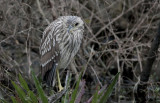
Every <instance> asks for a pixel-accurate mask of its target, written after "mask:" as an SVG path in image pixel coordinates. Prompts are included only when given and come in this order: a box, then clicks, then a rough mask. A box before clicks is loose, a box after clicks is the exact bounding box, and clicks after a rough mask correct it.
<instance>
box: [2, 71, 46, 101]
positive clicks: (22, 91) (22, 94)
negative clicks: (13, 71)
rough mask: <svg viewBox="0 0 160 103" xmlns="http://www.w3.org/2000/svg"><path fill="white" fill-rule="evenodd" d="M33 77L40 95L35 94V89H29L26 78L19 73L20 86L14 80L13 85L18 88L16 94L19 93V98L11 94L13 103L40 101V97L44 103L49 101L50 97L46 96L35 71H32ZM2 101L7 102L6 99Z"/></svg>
mask: <svg viewBox="0 0 160 103" xmlns="http://www.w3.org/2000/svg"><path fill="white" fill-rule="evenodd" d="M32 77H33V80H34V82H35V86H36V89H37V92H38V94H39V95H36V94H34V93H33V91H31V90H30V89H29V87H28V85H27V83H26V81H25V80H24V78H22V76H21V75H19V81H20V86H19V85H18V84H16V83H15V82H14V81H12V85H13V87H14V88H15V90H16V94H17V95H18V100H17V99H16V98H15V97H13V96H11V100H12V102H13V103H20V102H21V103H39V100H38V99H39V98H40V99H41V101H42V103H48V99H47V97H46V96H45V94H44V91H43V89H42V87H41V85H40V83H39V81H38V79H37V78H36V76H35V75H34V73H32ZM1 102H3V103H7V102H6V101H5V100H1Z"/></svg>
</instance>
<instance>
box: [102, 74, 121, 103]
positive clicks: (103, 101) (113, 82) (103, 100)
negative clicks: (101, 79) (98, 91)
mask: <svg viewBox="0 0 160 103" xmlns="http://www.w3.org/2000/svg"><path fill="white" fill-rule="evenodd" d="M119 74H120V73H117V74H116V76H115V77H114V79H113V81H112V83H111V84H110V85H109V86H108V88H107V90H106V92H105V93H104V95H103V96H102V97H101V99H100V102H99V103H106V102H107V100H108V97H109V96H110V95H111V93H112V91H113V89H114V86H115V85H116V83H117V80H118V77H119Z"/></svg>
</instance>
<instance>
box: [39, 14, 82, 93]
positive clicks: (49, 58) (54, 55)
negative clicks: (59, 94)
mask: <svg viewBox="0 0 160 103" xmlns="http://www.w3.org/2000/svg"><path fill="white" fill-rule="evenodd" d="M83 29H84V23H83V21H82V20H81V18H80V17H77V16H62V17H60V18H58V19H56V20H55V21H53V22H52V23H51V24H50V25H49V26H48V27H47V28H46V29H45V31H44V32H43V37H42V40H41V46H40V54H41V74H42V77H43V80H44V81H45V82H46V83H47V85H48V86H50V87H51V86H54V84H55V82H54V78H55V71H56V72H57V78H58V86H59V90H60V91H61V90H62V89H63V87H62V86H61V83H60V79H59V72H58V69H61V68H63V69H65V68H66V67H67V66H68V64H69V63H70V62H71V60H72V59H73V57H74V56H75V55H76V53H77V51H78V49H79V47H80V44H81V41H82V37H83V31H84V30H83Z"/></svg>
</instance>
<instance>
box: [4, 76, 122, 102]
mask: <svg viewBox="0 0 160 103" xmlns="http://www.w3.org/2000/svg"><path fill="white" fill-rule="evenodd" d="M119 74H120V73H117V74H116V76H115V77H114V79H113V81H112V83H111V84H110V85H109V86H108V88H107V89H105V90H103V91H102V90H100V87H99V86H98V87H97V90H96V92H95V93H94V94H93V96H92V97H91V98H90V99H89V100H88V101H87V103H106V102H107V100H108V98H109V96H110V95H111V93H112V91H113V89H114V87H115V85H116V83H117V80H118V77H119ZM81 77H82V73H81V74H80V76H79V78H78V81H77V83H76V86H75V88H74V90H73V92H72V94H70V92H69V91H70V90H71V89H70V88H69V87H70V81H71V75H70V76H69V79H68V81H67V83H66V84H67V86H66V88H69V89H67V91H66V93H65V95H64V96H63V97H62V99H61V102H62V103H79V102H80V101H81V96H82V95H83V92H84V88H83V89H82V88H81V89H80V84H81V87H84V86H85V82H81ZM32 78H33V80H34V83H35V87H36V89H37V92H38V95H36V94H34V93H33V92H32V91H31V90H30V89H29V87H28V85H27V83H26V81H25V80H24V78H22V76H21V75H19V81H20V85H18V84H16V83H15V82H14V81H12V84H13V86H14V88H15V90H16V98H15V97H13V96H11V100H12V102H13V103H39V102H40V101H39V100H40V99H41V102H42V103H48V99H47V97H46V96H45V93H44V91H43V89H42V87H41V85H40V83H39V81H38V79H37V78H36V76H35V75H34V73H32ZM102 88H106V86H104V87H102ZM78 94H79V95H78ZM80 95H81V96H80ZM17 98H18V99H17ZM1 102H2V103H7V102H6V101H5V100H2V99H1Z"/></svg>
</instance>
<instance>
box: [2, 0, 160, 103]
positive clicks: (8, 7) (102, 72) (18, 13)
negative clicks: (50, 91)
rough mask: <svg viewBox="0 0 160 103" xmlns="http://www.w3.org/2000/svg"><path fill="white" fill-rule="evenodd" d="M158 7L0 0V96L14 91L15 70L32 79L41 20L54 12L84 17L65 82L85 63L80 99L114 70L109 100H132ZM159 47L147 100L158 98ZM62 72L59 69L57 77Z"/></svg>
mask: <svg viewBox="0 0 160 103" xmlns="http://www.w3.org/2000/svg"><path fill="white" fill-rule="evenodd" d="M159 11H160V1H159V0H0V98H5V99H10V96H12V95H13V94H14V87H13V85H12V84H11V80H12V81H15V82H17V83H19V82H18V74H19V73H21V74H22V77H23V78H25V80H26V81H27V83H28V84H32V83H33V82H34V81H33V80H32V79H31V69H33V70H34V71H35V73H36V75H37V76H38V75H39V68H40V56H39V45H40V39H41V37H42V33H43V31H44V29H45V28H46V27H47V25H48V24H49V23H50V22H52V21H53V20H55V19H56V18H58V17H59V16H64V15H77V16H80V17H81V18H82V19H83V20H84V22H85V32H84V39H83V44H82V45H81V49H80V50H79V52H78V54H77V55H76V57H75V59H74V60H73V62H72V63H71V64H70V66H69V67H68V68H67V69H68V70H71V73H72V80H71V84H72V85H74V83H75V81H76V80H77V79H78V76H79V72H80V71H81V69H82V68H85V72H84V74H83V79H85V81H86V85H85V93H84V97H83V98H82V99H83V100H84V101H85V100H86V99H87V98H89V97H91V96H92V95H93V94H94V93H95V92H96V87H97V86H98V85H99V86H100V87H103V86H104V85H105V84H109V83H110V82H111V78H113V76H115V75H116V74H117V73H118V72H120V76H119V79H118V84H117V86H116V87H115V90H114V92H113V93H112V95H111V97H110V98H109V101H110V102H119V103H120V102H121V103H124V102H129V103H130V102H131V101H134V100H135V96H134V92H135V91H136V88H137V84H138V83H139V81H140V73H141V71H142V70H143V67H144V63H145V61H146V59H147V55H148V51H149V49H150V47H151V43H152V41H153V38H154V37H155V35H156V34H157V28H158V24H159V23H160V12H159ZM159 51H160V50H158V54H157V58H156V61H155V62H154V64H153V66H152V71H151V75H150V79H149V81H148V82H147V83H148V88H147V91H146V93H147V97H148V99H147V101H149V102H151V101H153V102H155V101H157V102H158V101H160V88H159V87H160V69H159V68H160V63H159V62H160V61H159V60H160V58H159ZM66 72H67V70H63V71H61V79H62V81H63V82H65V77H66V75H65V74H66ZM64 84H65V83H63V85H64ZM71 87H72V86H71ZM30 88H32V87H30Z"/></svg>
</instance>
